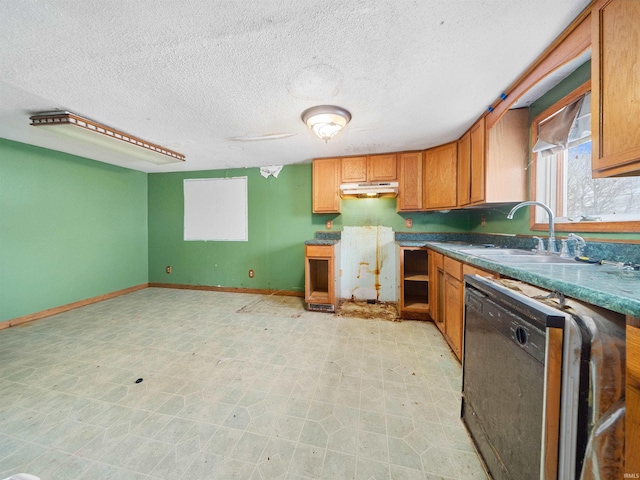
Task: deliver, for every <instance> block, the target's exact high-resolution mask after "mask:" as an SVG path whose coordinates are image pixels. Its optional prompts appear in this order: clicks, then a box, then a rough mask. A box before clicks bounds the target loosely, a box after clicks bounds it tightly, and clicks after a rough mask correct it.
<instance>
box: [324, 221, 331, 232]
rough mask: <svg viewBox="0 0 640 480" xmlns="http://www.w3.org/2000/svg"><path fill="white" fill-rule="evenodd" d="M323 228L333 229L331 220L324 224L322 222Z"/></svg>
mask: <svg viewBox="0 0 640 480" xmlns="http://www.w3.org/2000/svg"><path fill="white" fill-rule="evenodd" d="M324 228H326V229H327V230H331V229H332V228H333V222H332V221H331V220H327V221H326V222H324Z"/></svg>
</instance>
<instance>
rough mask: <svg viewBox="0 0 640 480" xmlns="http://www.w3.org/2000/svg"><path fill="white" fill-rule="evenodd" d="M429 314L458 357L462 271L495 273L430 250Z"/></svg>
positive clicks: (460, 351) (482, 274) (466, 272)
mask: <svg viewBox="0 0 640 480" xmlns="http://www.w3.org/2000/svg"><path fill="white" fill-rule="evenodd" d="M428 253H429V277H430V279H431V280H430V281H429V298H430V299H431V300H430V305H429V307H430V308H429V314H430V315H431V318H432V319H433V322H434V323H435V324H436V326H437V327H438V329H439V330H440V332H442V335H443V336H444V338H445V340H446V341H447V343H448V344H449V346H450V347H451V350H453V353H454V354H455V355H456V357H457V358H458V360H462V355H463V351H464V349H463V339H464V275H466V274H471V275H474V274H476V275H481V276H483V277H497V276H498V275H497V274H495V273H493V272H488V271H486V270H482V269H480V268H477V267H474V266H472V265H467V264H465V263H462V262H460V261H458V260H456V259H454V258H451V257H447V256H446V255H442V254H440V253H438V252H436V251H434V250H429V252H428Z"/></svg>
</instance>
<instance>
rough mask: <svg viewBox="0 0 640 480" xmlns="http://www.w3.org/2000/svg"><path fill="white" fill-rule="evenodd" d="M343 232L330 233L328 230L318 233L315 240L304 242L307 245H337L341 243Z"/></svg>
mask: <svg viewBox="0 0 640 480" xmlns="http://www.w3.org/2000/svg"><path fill="white" fill-rule="evenodd" d="M341 236H342V234H341V232H339V231H336V232H330V231H327V230H323V231H319V232H316V236H315V238H312V239H311V240H307V241H306V242H304V244H305V245H335V244H336V243H338V242H339V241H340V237H341Z"/></svg>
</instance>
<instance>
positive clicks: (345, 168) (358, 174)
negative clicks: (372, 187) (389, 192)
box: [340, 157, 367, 183]
mask: <svg viewBox="0 0 640 480" xmlns="http://www.w3.org/2000/svg"><path fill="white" fill-rule="evenodd" d="M340 171H341V175H340V179H341V180H340V182H341V183H358V182H366V181H367V157H344V158H342V160H341V166H340Z"/></svg>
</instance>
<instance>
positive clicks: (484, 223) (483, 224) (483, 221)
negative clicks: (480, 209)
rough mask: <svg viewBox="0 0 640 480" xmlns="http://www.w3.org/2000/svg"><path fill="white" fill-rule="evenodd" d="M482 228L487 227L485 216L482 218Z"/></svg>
mask: <svg viewBox="0 0 640 480" xmlns="http://www.w3.org/2000/svg"><path fill="white" fill-rule="evenodd" d="M480 226H481V227H486V226H487V219H486V217H485V216H484V215H482V216H481V217H480Z"/></svg>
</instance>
